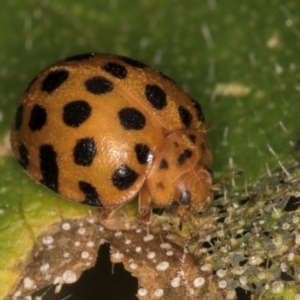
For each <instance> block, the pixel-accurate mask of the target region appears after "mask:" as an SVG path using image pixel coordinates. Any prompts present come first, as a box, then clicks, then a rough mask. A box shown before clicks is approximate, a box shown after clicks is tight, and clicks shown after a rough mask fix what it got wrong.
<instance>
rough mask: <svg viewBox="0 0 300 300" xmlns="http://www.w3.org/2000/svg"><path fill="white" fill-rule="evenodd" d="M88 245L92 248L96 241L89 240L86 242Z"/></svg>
mask: <svg viewBox="0 0 300 300" xmlns="http://www.w3.org/2000/svg"><path fill="white" fill-rule="evenodd" d="M86 245H87V247H89V248H92V247H94V246H95V243H94V242H93V241H88V242H87V243H86Z"/></svg>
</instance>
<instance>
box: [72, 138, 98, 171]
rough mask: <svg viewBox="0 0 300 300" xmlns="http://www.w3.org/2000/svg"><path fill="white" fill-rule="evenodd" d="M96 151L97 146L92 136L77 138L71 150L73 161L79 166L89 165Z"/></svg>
mask: <svg viewBox="0 0 300 300" xmlns="http://www.w3.org/2000/svg"><path fill="white" fill-rule="evenodd" d="M96 153H97V146H96V143H95V141H94V139H93V138H84V139H81V140H78V141H77V143H76V146H75V147H74V150H73V156H74V162H75V163H76V164H77V165H80V166H85V167H87V166H90V165H91V164H92V163H93V160H94V157H95V155H96Z"/></svg>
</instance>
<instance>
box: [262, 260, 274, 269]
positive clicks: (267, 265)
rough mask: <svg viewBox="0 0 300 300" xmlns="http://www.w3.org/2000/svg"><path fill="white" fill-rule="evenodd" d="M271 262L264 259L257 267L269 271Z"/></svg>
mask: <svg viewBox="0 0 300 300" xmlns="http://www.w3.org/2000/svg"><path fill="white" fill-rule="evenodd" d="M272 264H273V263H272V261H271V260H269V259H265V260H264V261H263V262H262V263H261V264H260V265H259V266H260V267H261V268H264V269H270V268H271V267H272Z"/></svg>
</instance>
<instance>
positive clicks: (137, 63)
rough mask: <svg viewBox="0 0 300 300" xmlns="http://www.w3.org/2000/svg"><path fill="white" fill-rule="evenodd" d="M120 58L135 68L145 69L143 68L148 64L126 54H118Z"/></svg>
mask: <svg viewBox="0 0 300 300" xmlns="http://www.w3.org/2000/svg"><path fill="white" fill-rule="evenodd" d="M118 58H119V59H121V60H122V61H124V62H125V63H126V64H128V65H130V66H132V67H135V68H139V69H143V68H145V67H147V65H146V64H144V63H142V62H140V61H138V60H135V59H132V58H129V57H126V56H118Z"/></svg>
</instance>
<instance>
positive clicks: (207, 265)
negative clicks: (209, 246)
mask: <svg viewBox="0 0 300 300" xmlns="http://www.w3.org/2000/svg"><path fill="white" fill-rule="evenodd" d="M211 270H212V265H211V264H204V265H203V266H202V267H201V271H211Z"/></svg>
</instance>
